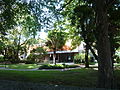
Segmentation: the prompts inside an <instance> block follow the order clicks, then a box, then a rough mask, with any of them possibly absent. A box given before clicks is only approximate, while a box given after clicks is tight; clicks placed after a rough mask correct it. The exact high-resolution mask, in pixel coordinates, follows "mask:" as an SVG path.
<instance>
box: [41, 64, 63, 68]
mask: <svg viewBox="0 0 120 90" xmlns="http://www.w3.org/2000/svg"><path fill="white" fill-rule="evenodd" d="M63 68H64V66H63V65H61V64H56V65H50V64H44V65H42V66H40V67H39V69H63Z"/></svg>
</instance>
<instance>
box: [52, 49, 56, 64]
mask: <svg viewBox="0 0 120 90" xmlns="http://www.w3.org/2000/svg"><path fill="white" fill-rule="evenodd" d="M53 64H55V65H56V50H54V51H53Z"/></svg>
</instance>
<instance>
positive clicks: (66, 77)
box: [0, 69, 97, 87]
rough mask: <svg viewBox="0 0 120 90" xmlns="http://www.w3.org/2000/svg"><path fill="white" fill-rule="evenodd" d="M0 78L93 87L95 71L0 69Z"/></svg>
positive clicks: (95, 78)
mask: <svg viewBox="0 0 120 90" xmlns="http://www.w3.org/2000/svg"><path fill="white" fill-rule="evenodd" d="M0 79H1V80H14V81H23V82H36V83H42V84H49V85H52V84H57V85H67V86H80V87H95V86H96V80H97V71H95V70H93V69H76V70H69V71H11V70H10V71H8V70H0Z"/></svg>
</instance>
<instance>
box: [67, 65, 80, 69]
mask: <svg viewBox="0 0 120 90" xmlns="http://www.w3.org/2000/svg"><path fill="white" fill-rule="evenodd" d="M76 67H79V66H78V65H66V68H76Z"/></svg>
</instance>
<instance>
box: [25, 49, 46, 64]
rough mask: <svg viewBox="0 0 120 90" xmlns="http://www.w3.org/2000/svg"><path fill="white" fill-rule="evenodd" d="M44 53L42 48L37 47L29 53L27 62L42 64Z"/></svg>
mask: <svg viewBox="0 0 120 90" xmlns="http://www.w3.org/2000/svg"><path fill="white" fill-rule="evenodd" d="M46 53H47V52H46V51H45V50H44V49H43V47H37V48H36V49H33V50H32V51H31V52H30V55H29V56H28V57H27V60H28V61H34V62H43V59H44V56H45V55H46Z"/></svg>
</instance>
